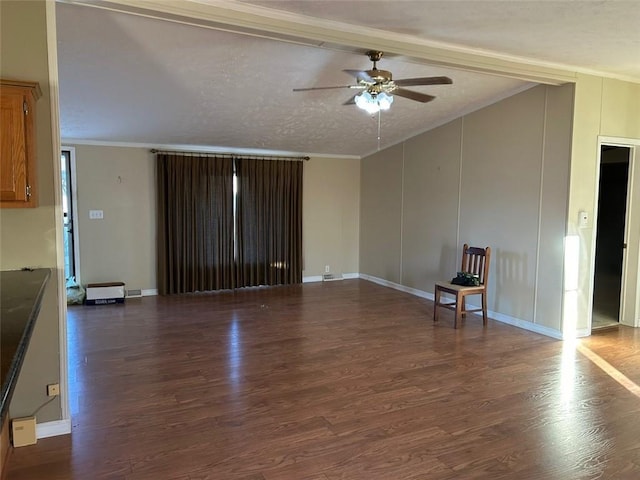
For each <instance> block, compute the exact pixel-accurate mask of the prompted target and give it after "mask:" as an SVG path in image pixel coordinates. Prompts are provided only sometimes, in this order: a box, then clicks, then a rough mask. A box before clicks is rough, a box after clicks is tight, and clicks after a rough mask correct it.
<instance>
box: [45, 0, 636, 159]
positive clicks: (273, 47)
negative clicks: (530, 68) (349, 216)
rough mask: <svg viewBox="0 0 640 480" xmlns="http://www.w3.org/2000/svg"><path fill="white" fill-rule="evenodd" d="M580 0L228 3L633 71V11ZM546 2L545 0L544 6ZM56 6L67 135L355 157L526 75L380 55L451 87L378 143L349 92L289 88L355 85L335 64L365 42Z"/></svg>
mask: <svg viewBox="0 0 640 480" xmlns="http://www.w3.org/2000/svg"><path fill="white" fill-rule="evenodd" d="M174 3H175V2H174ZM183 3H184V2H183ZM205 3H206V2H205ZM209 3H216V4H221V3H222V4H224V3H225V2H209ZM246 3H255V4H257V5H246ZM584 3H589V4H590V5H591V4H593V5H591V6H590V8H586V7H585V6H584V5H583V4H582V2H575V1H572V2H511V3H508V2H483V1H472V2H412V1H403V2H386V1H377V2H363V1H352V2H345V1H314V2H306V1H300V2H298V1H268V2H245V3H243V4H238V3H237V2H235V4H236V5H241V6H242V7H246V8H249V9H254V10H255V11H256V12H259V13H261V12H262V13H263V12H264V11H265V10H264V9H263V7H264V6H267V7H270V8H278V9H283V10H288V11H289V12H288V13H287V14H288V15H291V16H294V18H295V15H299V14H302V15H310V16H314V17H319V18H323V19H325V20H326V21H331V22H336V21H338V20H339V21H340V22H345V23H351V24H353V25H361V26H363V27H374V28H378V29H384V30H388V31H390V32H396V33H401V34H404V35H406V34H410V35H411V36H412V38H413V37H415V38H416V41H421V40H424V39H427V40H436V41H445V42H450V43H455V44H458V45H469V46H473V47H475V48H482V49H490V50H495V51H501V52H504V53H507V54H510V55H517V56H526V57H531V58H534V59H537V60H545V61H549V62H560V63H567V64H570V65H574V66H577V67H581V68H583V69H590V70H599V71H600V70H601V71H603V72H608V73H610V74H612V75H618V76H621V75H622V76H628V77H638V78H640V59H639V58H637V57H638V55H639V53H638V52H640V45H639V41H638V29H637V28H635V26H636V25H637V24H639V21H640V18H639V16H638V14H637V10H638V9H636V8H632V9H629V8H628V7H629V5H626V7H627V12H628V11H629V10H631V11H632V12H633V13H632V14H628V15H626V16H625V17H624V18H618V23H615V25H613V28H611V27H612V22H614V21H615V20H616V18H613V17H612V16H611V15H609V14H607V12H608V11H609V10H606V8H605V7H607V6H608V5H609V4H611V3H613V4H615V5H618V4H622V3H624V2H584ZM512 4H522V8H521V9H517V8H515V6H514V5H512ZM551 4H553V5H554V6H553V8H550V7H547V5H551ZM636 5H637V4H636ZM372 6H375V8H372ZM500 6H502V8H498V7H500ZM363 7H366V8H363ZM597 8H600V9H602V8H605V11H604V12H601V17H600V18H601V20H600V21H601V22H603V23H606V25H607V26H608V27H609V28H608V29H605V28H602V27H603V26H602V25H600V26H598V25H597V23H598V22H594V21H593V19H591V18H590V17H589V15H588V13H589V12H592V13H593V11H594V9H597ZM572 10H573V11H577V12H582V13H580V15H579V16H578V18H579V19H580V20H581V21H583V20H584V23H580V24H578V23H579V22H575V24H574V21H573V20H572V18H574V17H571V15H569V14H570V13H571V12H572ZM456 11H457V12H458V13H456ZM460 12H463V15H462V16H461V15H460ZM492 13H493V14H494V17H492V16H491V14H492ZM56 14H57V23H58V62H59V78H60V110H61V130H62V131H61V136H62V138H63V140H65V141H86V142H117V143H132V144H145V145H158V146H160V145H172V146H179V145H184V146H188V147H189V148H192V147H196V146H200V147H211V148H217V149H220V150H243V149H244V150H262V151H265V150H269V151H277V152H295V153H307V154H326V155H355V156H362V155H366V154H369V153H371V152H374V151H375V150H376V149H377V148H378V145H380V146H381V147H383V148H384V146H387V145H392V144H395V143H397V142H399V141H401V140H403V139H405V138H408V137H411V136H413V135H415V134H417V133H420V132H422V131H425V130H428V129H430V128H433V127H434V126H436V125H440V124H443V123H445V122H446V121H448V120H451V119H453V118H456V117H458V116H460V115H462V114H464V113H467V112H470V111H473V110H475V109H477V108H480V107H482V106H484V105H487V104H490V103H493V102H495V101H497V100H499V99H501V98H504V97H506V96H509V95H512V94H513V93H515V92H517V91H520V90H523V89H525V88H528V87H530V86H532V85H533V84H532V83H528V82H526V81H523V80H518V79H515V78H509V77H506V76H497V75H489V74H484V73H474V72H471V71H466V70H464V69H460V68H456V69H452V68H444V67H442V66H440V67H437V66H433V65H429V64H428V62H424V61H416V60H415V59H412V58H408V57H407V56H401V55H396V56H394V55H388V56H387V57H386V58H383V60H382V61H381V62H380V64H379V68H384V69H386V70H391V71H392V72H393V75H394V78H396V79H398V78H407V77H416V76H420V77H422V76H432V75H447V76H449V77H451V78H452V79H453V81H454V84H453V85H443V86H431V87H412V89H415V90H418V91H421V92H424V93H429V94H432V95H436V97H437V98H436V100H434V101H433V102H431V103H428V104H420V103H417V102H412V101H410V100H407V99H404V98H399V97H396V101H395V103H394V104H393V106H392V108H391V110H390V111H389V112H385V113H383V114H382V115H381V116H380V141H378V117H377V116H374V117H371V116H369V115H367V114H366V113H364V112H362V111H361V110H359V109H357V108H356V107H355V106H353V105H351V106H343V105H342V103H343V102H344V101H346V100H348V99H349V98H350V97H351V96H352V94H353V91H351V90H348V89H344V90H340V89H339V90H326V91H315V92H293V91H292V90H293V88H299V87H315V86H328V85H347V84H350V83H352V79H351V77H350V76H348V75H347V74H345V73H343V72H341V70H343V69H368V68H370V66H371V64H370V62H369V60H368V59H367V58H366V57H365V56H364V55H362V54H361V51H362V49H357V48H344V49H343V48H339V46H338V48H336V46H335V45H332V47H331V48H320V47H313V46H305V45H301V44H296V43H289V42H282V41H279V40H275V39H270V38H261V37H259V36H255V35H245V34H241V33H233V32H232V31H223V30H220V29H214V28H203V27H199V26H192V25H186V24H183V23H178V22H173V21H167V20H163V19H157V18H147V17H144V16H139V15H131V14H128V13H121V12H115V11H110V10H105V9H100V8H92V7H88V6H82V5H73V4H66V3H58V4H57V9H56ZM456 15H457V16H456ZM634 15H635V17H634ZM582 16H584V18H583V17H582ZM586 19H589V21H588V22H587V21H586ZM634 19H635V20H634ZM510 22H511V23H510ZM537 22H540V23H541V25H538V24H537ZM625 22H631V23H633V24H634V29H630V30H629V31H628V32H625V34H624V35H623V34H622V33H621V30H620V28H619V27H620V26H621V27H623V29H624V27H625V25H626V23H625ZM560 26H562V27H563V28H559V27H560ZM231 30H233V29H231ZM557 30H561V32H560V33H558V32H557ZM610 30H612V31H613V33H612V32H610ZM605 34H606V35H608V36H607V37H606V38H604V37H603V36H602V35H605ZM267 36H268V35H267ZM634 36H635V37H634ZM403 38H404V37H403ZM568 39H569V40H572V42H573V41H575V42H574V43H576V44H574V43H567V40H568ZM603 44H604V45H603ZM618 44H624V48H617V47H616V46H617V45H618ZM630 46H631V48H630ZM378 48H379V47H378ZM607 49H610V51H609V54H605V52H604V50H607Z"/></svg>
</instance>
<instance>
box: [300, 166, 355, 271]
mask: <svg viewBox="0 0 640 480" xmlns="http://www.w3.org/2000/svg"><path fill="white" fill-rule="evenodd" d="M302 195H303V220H302V242H303V255H304V262H303V277H317V276H319V275H322V274H323V273H324V268H325V266H326V265H329V268H330V270H331V273H333V274H335V275H340V274H350V273H358V271H359V270H358V267H359V264H358V251H359V233H360V232H359V225H360V160H359V159H348V158H323V157H315V158H312V159H311V160H310V161H309V162H306V163H305V164H304V185H303V190H302Z"/></svg>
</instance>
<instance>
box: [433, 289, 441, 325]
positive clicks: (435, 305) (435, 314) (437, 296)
mask: <svg viewBox="0 0 640 480" xmlns="http://www.w3.org/2000/svg"><path fill="white" fill-rule="evenodd" d="M433 293H434V299H433V321H434V322H437V321H438V304H439V303H440V289H439V288H438V287H437V286H436V290H435V292H433Z"/></svg>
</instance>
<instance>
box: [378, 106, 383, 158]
mask: <svg viewBox="0 0 640 480" xmlns="http://www.w3.org/2000/svg"><path fill="white" fill-rule="evenodd" d="M381 115H382V114H381V110H378V151H380V123H381V120H380V119H381Z"/></svg>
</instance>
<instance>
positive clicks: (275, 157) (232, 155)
mask: <svg viewBox="0 0 640 480" xmlns="http://www.w3.org/2000/svg"><path fill="white" fill-rule="evenodd" d="M150 152H151V153H154V154H155V153H168V154H176V155H178V154H179V155H191V156H199V157H205V156H206V157H208V156H211V157H229V158H256V159H261V160H290V161H296V160H297V161H302V160H304V161H308V160H310V157H306V156H301V157H285V156H280V155H246V154H236V153H216V152H184V151H180V150H157V149H155V148H152V149H151V150H150Z"/></svg>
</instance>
